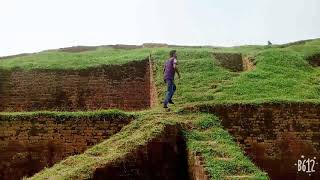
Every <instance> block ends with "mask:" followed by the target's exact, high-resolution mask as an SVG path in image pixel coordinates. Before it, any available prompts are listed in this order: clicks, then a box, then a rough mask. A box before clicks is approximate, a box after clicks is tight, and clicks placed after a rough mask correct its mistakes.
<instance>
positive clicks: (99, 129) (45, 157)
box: [0, 114, 134, 180]
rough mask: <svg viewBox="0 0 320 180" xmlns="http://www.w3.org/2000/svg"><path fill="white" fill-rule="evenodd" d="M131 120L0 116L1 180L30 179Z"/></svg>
mask: <svg viewBox="0 0 320 180" xmlns="http://www.w3.org/2000/svg"><path fill="white" fill-rule="evenodd" d="M133 119H134V117H133V116H124V115H117V114H115V115H114V114H113V115H109V114H100V115H94V116H81V117H77V116H72V115H71V116H63V115H62V116H53V115H38V116H28V115H25V116H19V117H16V118H15V119H13V118H12V117H10V116H3V115H1V116H0V179H7V180H10V179H13V180H14V179H20V178H22V177H25V176H26V177H29V176H32V175H33V174H35V173H36V172H38V171H40V170H41V169H43V168H44V167H51V166H52V165H54V164H55V163H57V162H59V161H61V160H62V159H64V158H66V157H68V156H72V155H76V154H80V153H82V152H84V151H85V150H86V149H87V148H88V147H91V146H93V145H95V144H97V143H99V142H101V141H102V140H104V139H107V138H108V137H110V136H111V135H113V134H115V133H117V132H118V131H120V130H121V129H122V127H123V126H125V125H127V124H128V123H130V122H131V121H132V120H133Z"/></svg>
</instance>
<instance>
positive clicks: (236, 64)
mask: <svg viewBox="0 0 320 180" xmlns="http://www.w3.org/2000/svg"><path fill="white" fill-rule="evenodd" d="M213 57H214V58H215V59H216V60H217V62H218V64H219V65H220V66H222V67H224V68H226V69H229V70H230V71H233V72H241V71H250V70H253V69H254V68H255V64H254V58H253V57H251V56H243V55H242V54H240V53H213Z"/></svg>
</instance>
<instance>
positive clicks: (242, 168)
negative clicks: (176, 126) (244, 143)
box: [184, 115, 268, 179]
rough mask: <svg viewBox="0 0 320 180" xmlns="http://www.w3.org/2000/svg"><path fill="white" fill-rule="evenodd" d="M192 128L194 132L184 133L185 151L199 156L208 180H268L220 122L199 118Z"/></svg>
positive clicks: (203, 117)
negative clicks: (233, 179)
mask: <svg viewBox="0 0 320 180" xmlns="http://www.w3.org/2000/svg"><path fill="white" fill-rule="evenodd" d="M193 124H194V125H195V127H196V128H194V129H192V130H189V131H184V136H185V137H186V141H187V148H188V149H189V150H191V151H193V152H196V153H200V154H201V156H202V157H203V158H204V162H205V164H204V166H205V169H206V170H207V171H208V173H209V175H210V177H211V179H225V178H226V177H229V178H230V177H232V176H248V178H247V179H268V177H267V176H266V174H265V173H264V172H262V171H261V170H260V169H259V168H257V167H256V166H255V165H254V164H253V163H252V162H251V161H250V160H249V159H248V158H247V157H246V156H244V154H243V152H242V150H241V149H240V147H239V146H238V145H237V144H236V143H235V142H234V140H233V138H232V137H231V135H230V134H229V133H228V132H227V131H226V130H224V129H223V127H222V126H221V125H220V121H219V120H218V119H217V118H216V117H214V116H210V115H202V116H199V118H197V119H196V120H195V121H194V122H193Z"/></svg>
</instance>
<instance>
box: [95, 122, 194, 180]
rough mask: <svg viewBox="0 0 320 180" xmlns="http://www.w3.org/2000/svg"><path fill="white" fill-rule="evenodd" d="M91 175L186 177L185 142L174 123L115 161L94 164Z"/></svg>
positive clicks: (142, 177) (129, 177)
mask: <svg viewBox="0 0 320 180" xmlns="http://www.w3.org/2000/svg"><path fill="white" fill-rule="evenodd" d="M93 179H101V180H102V179H119V180H120V179H159V180H162V179H168V180H169V179H170V180H171V179H172V180H174V179H189V174H188V160H187V151H186V144H185V141H184V139H183V137H182V136H181V134H180V130H179V129H178V128H177V126H175V125H168V126H166V127H165V129H164V132H162V133H161V134H160V135H159V136H157V137H154V138H153V139H152V140H151V141H149V142H148V143H147V144H146V145H142V146H139V147H137V148H136V149H135V150H134V151H133V152H131V153H129V154H127V155H125V157H122V158H121V159H118V160H117V161H116V162H112V163H110V164H107V165H105V166H104V167H101V168H97V169H96V170H95V172H94V176H93Z"/></svg>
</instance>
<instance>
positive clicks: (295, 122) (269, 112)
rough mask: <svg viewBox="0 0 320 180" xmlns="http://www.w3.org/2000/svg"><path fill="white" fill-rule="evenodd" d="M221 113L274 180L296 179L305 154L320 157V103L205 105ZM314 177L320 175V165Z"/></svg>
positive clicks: (219, 115)
mask: <svg viewBox="0 0 320 180" xmlns="http://www.w3.org/2000/svg"><path fill="white" fill-rule="evenodd" d="M198 108H199V110H200V111H203V112H210V113H213V114H215V115H217V116H218V117H219V118H220V119H221V121H222V124H223V126H224V127H225V128H226V129H228V131H229V132H230V133H231V134H232V135H233V136H234V137H235V139H236V140H237V142H239V143H240V145H241V146H242V148H243V149H244V150H245V151H246V152H247V154H248V155H249V156H250V157H251V158H252V159H253V160H254V161H255V162H256V163H257V164H258V165H259V166H260V167H262V168H263V169H265V170H266V171H267V172H268V173H269V175H270V176H271V177H272V178H274V179H279V178H280V179H281V178H289V179H290V178H291V179H295V178H297V177H300V176H304V175H305V174H301V175H300V174H297V167H296V166H294V164H295V163H297V160H298V159H300V158H301V155H304V156H305V157H309V158H313V157H316V158H317V159H320V105H314V104H307V103H305V104H299V103H296V104H262V105H240V104H236V105H229V106H228V105H216V106H201V107H198ZM315 168H318V171H317V172H316V175H313V176H314V177H320V174H319V167H315Z"/></svg>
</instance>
